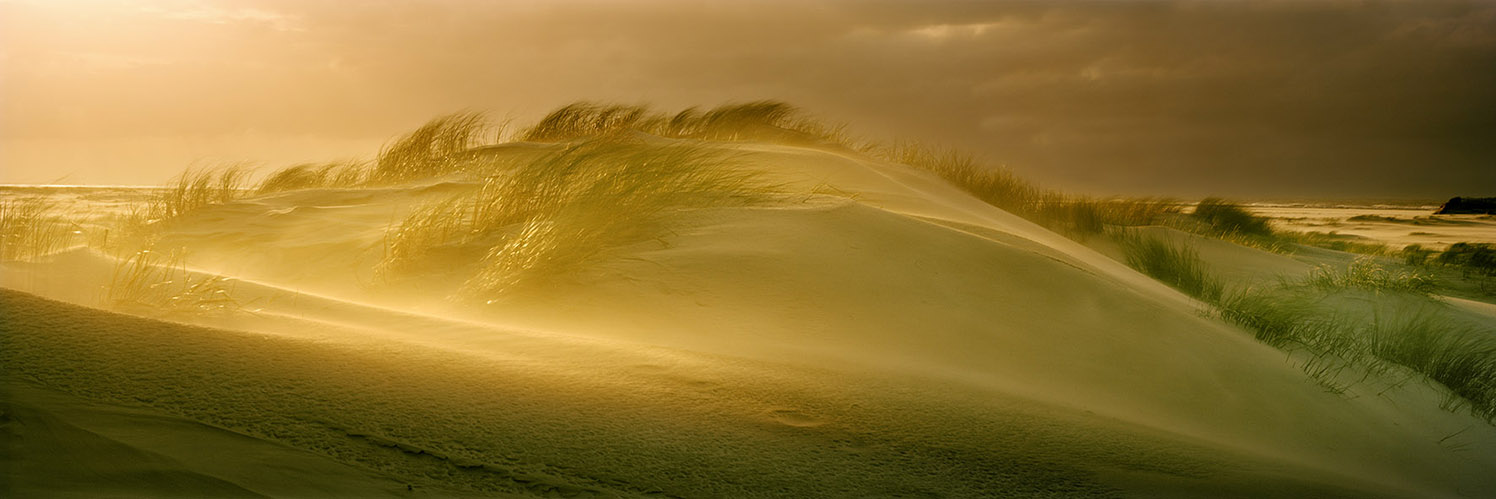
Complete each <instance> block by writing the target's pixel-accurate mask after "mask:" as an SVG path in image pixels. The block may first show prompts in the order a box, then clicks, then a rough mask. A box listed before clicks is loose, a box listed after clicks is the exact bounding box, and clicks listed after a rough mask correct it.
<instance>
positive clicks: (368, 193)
mask: <svg viewBox="0 0 1496 499" xmlns="http://www.w3.org/2000/svg"><path fill="white" fill-rule="evenodd" d="M721 147H726V148H733V149H735V150H737V151H739V152H745V153H750V156H748V157H749V158H751V160H752V161H753V163H754V164H755V165H757V166H759V167H761V168H763V169H765V170H768V171H770V172H771V173H772V174H773V175H774V176H775V177H776V179H777V180H779V181H781V182H784V183H785V184H786V185H789V186H791V187H793V186H801V187H803V188H804V190H807V191H808V190H809V188H810V186H827V185H829V186H832V187H834V188H835V191H837V192H839V193H841V194H837V195H815V196H808V197H806V198H805V199H803V200H800V201H796V202H793V203H785V204H782V205H775V206H761V207H749V208H719V209H711V210H697V211H690V212H680V213H676V214H673V215H672V216H671V219H670V225H671V228H672V234H671V235H670V237H669V238H666V239H662V240H661V241H657V242H651V243H644V244H640V245H635V246H630V247H627V248H622V249H619V250H617V251H615V252H613V253H609V254H608V258H607V260H606V261H605V262H601V263H600V264H599V265H597V266H595V267H593V268H591V269H590V270H588V271H586V272H583V273H581V274H579V275H576V276H574V278H572V279H568V280H565V281H561V282H556V283H554V284H553V285H551V286H547V287H546V288H544V289H540V290H535V291H531V292H528V293H526V294H524V295H521V296H516V297H512V298H511V299H508V300H505V301H503V302H502V303H498V304H496V305H493V306H489V307H477V308H473V307H455V306H453V305H452V304H451V303H450V302H447V301H445V300H442V299H441V298H440V296H437V295H432V294H430V293H428V292H427V291H429V290H421V291H420V292H415V291H411V290H407V292H404V293H398V292H391V291H390V290H387V289H381V288H380V287H379V286H377V285H373V284H371V283H370V282H368V276H369V270H368V268H369V266H370V265H372V259H373V258H375V257H377V251H378V244H379V242H380V238H381V237H382V233H383V232H382V231H383V229H384V228H385V227H386V226H387V225H388V223H389V221H390V220H392V219H398V216H399V214H400V213H403V212H408V210H409V209H410V206H411V205H412V203H413V202H415V201H419V200H422V199H431V198H434V197H439V196H440V195H441V193H444V192H454V191H460V190H462V189H469V188H471V183H470V182H466V181H463V180H461V179H439V180H436V181H433V182H428V183H426V184H424V185H416V186H409V187H404V188H390V189H380V190H341V189H319V190H310V191H299V192H291V193H284V194H278V195H270V196H264V197H256V198H250V199H245V200H240V201H236V202H233V203H230V204H227V205H222V206H216V207H210V208H208V209H204V210H202V211H201V212H198V213H194V214H192V215H190V216H189V217H188V218H187V219H185V220H183V221H181V223H180V224H179V225H176V226H174V228H173V230H172V231H171V232H170V233H169V234H167V239H168V240H169V241H171V242H173V243H174V244H180V245H182V246H186V247H189V248H191V249H192V251H193V253H192V266H193V268H194V269H195V270H196V271H198V272H202V273H204V275H209V274H211V275H223V276H229V277H231V278H233V279H234V281H233V293H234V295H235V296H236V298H238V299H240V300H242V301H243V302H244V303H245V304H246V305H245V307H244V308H245V310H243V311H242V312H241V313H237V314H232V315H230V316H223V317H191V316H171V317H159V318H155V319H148V318H141V317H132V316H127V315H121V314H117V313H112V312H107V311H101V310H97V309H95V308H92V307H93V306H97V305H98V297H99V295H100V292H101V291H100V286H101V284H100V283H101V282H107V276H108V274H109V272H110V270H111V269H112V268H113V265H114V264H113V260H112V259H111V257H109V256H107V255H103V254H100V253H97V252H95V251H92V250H86V249H77V250H71V251H68V252H65V253H63V254H60V255H58V256H57V257H56V258H55V259H53V260H52V261H51V262H50V263H42V264H31V265H7V266H6V267H5V268H4V273H3V274H0V278H3V282H4V283H5V285H6V286H7V287H10V288H16V289H18V290H21V291H25V292H29V293H32V294H26V293H22V292H20V291H5V292H4V293H3V294H0V298H3V300H0V307H3V316H4V317H5V320H4V322H3V326H0V327H3V328H4V331H3V335H0V338H3V339H0V341H3V343H0V366H3V367H0V369H3V371H4V375H5V376H6V379H7V380H10V381H8V382H7V384H8V386H19V387H20V388H16V389H15V393H19V394H22V395H16V396H11V397H9V398H12V399H14V402H11V403H12V404H14V405H15V406H16V407H20V408H22V409H18V410H16V412H15V414H22V415H26V416H25V417H24V418H19V419H18V420H24V419H25V418H31V419H30V420H40V419H38V418H43V419H45V418H57V419H59V420H65V421H69V423H68V424H71V425H73V426H76V427H79V428H89V427H88V426H86V425H84V424H81V423H76V422H72V421H77V420H80V419H79V418H80V417H73V419H72V420H68V419H66V418H65V417H64V416H65V415H67V414H72V413H75V412H79V411H73V410H71V409H67V407H72V406H69V405H67V404H65V403H63V402H61V401H62V400H64V399H65V398H66V400H78V401H86V403H88V404H99V406H98V407H102V408H101V409H92V410H93V411H95V412H96V413H100V414H104V413H108V414H149V415H151V416H150V417H153V418H161V419H159V421H172V422H173V424H174V425H176V427H177V429H173V430H162V431H159V432H153V431H151V430H148V429H137V430H131V431H137V432H140V433H151V434H155V435H158V436H159V437H160V438H159V440H161V441H168V442H175V443H169V444H155V445H144V444H133V443H129V442H127V443H126V445H127V446H129V447H132V448H133V449H135V450H134V451H131V452H151V453H155V454H159V455H162V456H166V457H168V458H171V459H174V460H175V461H176V462H178V463H182V462H183V458H182V457H177V456H176V455H173V454H171V452H178V451H180V452H187V451H186V450H183V449H197V450H193V452H206V451H202V450H201V449H200V448H197V447H195V446H193V445H186V444H182V443H181V442H183V441H196V439H197V438H198V437H195V436H192V435H194V434H195V433H194V432H195V431H198V430H194V431H188V430H185V429H181V428H184V427H189V426H191V425H192V424H206V425H209V427H208V428H210V429H211V430H201V431H198V432H208V433H214V434H219V432H227V433H229V434H232V435H238V436H239V437H241V438H243V439H244V440H245V441H247V442H257V443H256V444H249V443H243V442H241V443H242V444H243V445H246V446H247V445H265V446H270V447H273V448H276V449H282V450H284V452H287V453H296V455H297V456H299V459H303V460H304V461H302V462H305V463H306V464H305V465H297V466H292V467H293V468H297V469H300V470H302V471H305V473H304V474H302V475H294V476H286V477H284V478H275V479H271V478H267V477H270V476H274V474H273V473H269V472H267V474H260V473H258V472H255V473H242V474H239V475H232V474H228V473H223V472H221V471H214V470H222V469H225V468H230V467H234V466H231V465H228V464H222V463H219V464H214V463H212V461H213V460H212V459H211V458H209V457H207V456H203V457H201V458H190V459H186V461H187V462H189V463H191V464H192V465H191V466H189V465H186V464H179V465H171V464H170V462H169V461H166V460H157V461H153V462H156V463H159V464H158V466H160V467H161V468H162V469H172V470H174V471H173V473H174V474H173V475H172V476H174V477H175V478H171V480H177V481H180V482H181V483H189V482H190V483H191V484H192V486H194V487H203V489H202V490H204V491H207V492H205V493H206V494H210V495H215V494H218V492H217V491H222V493H223V494H224V495H230V494H231V493H232V492H237V491H241V490H243V491H251V492H254V493H258V494H264V495H272V496H322V495H327V494H329V493H332V491H337V492H340V493H341V492H345V491H346V492H347V495H364V494H362V493H361V492H359V491H361V490H371V491H374V490H377V491H379V492H388V493H391V494H400V493H403V492H405V491H403V485H404V484H408V485H412V486H413V487H414V490H413V491H411V492H413V493H426V494H432V495H454V494H462V493H471V494H482V495H488V494H506V493H508V494H538V495H544V494H551V493H554V494H560V495H602V496H646V495H664V496H677V497H749V496H772V497H784V496H792V497H817V496H832V497H892V496H932V497H942V496H951V497H972V496H989V497H994V496H995V497H1034V496H1079V497H1090V496H1102V497H1106V496H1147V497H1156V496H1171V495H1173V496H1227V495H1240V496H1273V495H1276V496H1283V497H1310V496H1313V497H1330V496H1347V497H1365V496H1389V497H1407V496H1420V497H1437V496H1450V497H1459V496H1479V495H1481V494H1483V493H1485V491H1490V490H1496V478H1493V477H1492V476H1490V474H1489V473H1488V470H1490V469H1496V428H1493V427H1492V426H1491V425H1489V424H1487V423H1485V422H1483V421H1480V420H1478V419H1475V418H1473V417H1471V416H1469V415H1466V414H1462V413H1451V412H1446V411H1443V410H1440V409H1439V408H1438V401H1439V399H1440V396H1441V394H1440V392H1439V391H1438V390H1437V389H1436V388H1434V387H1431V386H1428V385H1424V384H1419V383H1411V384H1408V385H1406V386H1403V387H1402V388H1397V389H1392V390H1385V391H1383V390H1381V389H1380V388H1375V386H1376V385H1375V384H1367V385H1366V387H1365V388H1353V389H1352V393H1349V394H1332V393H1327V392H1325V391H1324V390H1323V389H1322V388H1321V387H1319V386H1318V385H1316V384H1315V383H1314V382H1313V381H1312V380H1311V379H1309V378H1308V377H1307V376H1306V375H1304V374H1303V372H1301V371H1300V370H1299V369H1298V368H1297V367H1296V366H1295V365H1294V364H1293V363H1291V362H1289V361H1288V360H1287V359H1286V358H1285V356H1284V354H1283V353H1282V352H1279V351H1277V350H1274V349H1272V348H1269V347H1267V346H1264V345H1262V344H1259V343H1257V342H1255V341H1254V340H1252V339H1251V337H1250V335H1249V334H1247V333H1246V332H1245V331H1242V330H1240V329H1237V328H1235V327H1232V326H1229V325H1226V324H1224V323H1221V322H1219V321H1216V320H1214V319H1210V318H1208V317H1205V316H1203V314H1202V313H1201V310H1202V305H1201V304H1199V303H1197V302H1195V301H1193V300H1191V299H1190V298H1188V297H1186V296H1184V295H1182V294H1180V293H1178V292H1176V291H1174V290H1172V289H1170V288H1168V287H1166V286H1163V285H1161V284H1159V283H1157V282H1155V281H1153V280H1151V279H1149V278H1147V277H1146V276H1143V275H1141V274H1138V273H1137V272H1135V271H1132V270H1131V269H1128V268H1127V267H1125V266H1124V265H1122V264H1120V263H1118V262H1117V261H1116V260H1114V259H1113V258H1110V257H1108V256H1107V255H1106V254H1104V253H1103V252H1098V251H1097V250H1095V249H1092V248H1089V247H1087V246H1085V245H1082V244H1080V243H1077V242H1074V241H1071V240H1069V239H1066V238H1063V237H1061V236H1059V235H1057V234H1054V233H1052V232H1049V231H1047V230H1045V229H1043V228H1041V227H1038V226H1036V225H1034V224H1031V223H1029V222H1027V221H1024V220H1022V219H1019V218H1018V217H1016V216H1013V215H1011V214H1009V213H1006V212H1003V211H1001V210H998V209H996V208H993V207H991V206H989V205H987V204H985V203H982V202H981V201H979V200H976V199H975V198H972V197H970V196H968V195H966V194H964V193H961V192H959V191H958V190H956V189H955V188H954V187H951V186H949V185H947V184H945V183H944V182H943V181H941V180H939V179H937V178H935V177H933V176H930V175H928V174H925V173H922V172H917V171H913V170H909V169H907V168H904V167H900V166H898V165H892V164H887V163H882V162H878V161H874V160H869V159H867V158H864V157H861V156H858V155H855V154H852V153H848V152H845V151H838V150H835V149H820V148H810V147H790V146H779V145H764V144H738V145H723V146H721ZM1159 230H1163V229H1159ZM1178 237H1185V236H1184V235H1178ZM1189 237H1193V236H1189ZM1198 243H1199V245H1200V246H1201V249H1200V251H1201V253H1202V256H1204V257H1205V258H1206V259H1207V260H1208V261H1209V262H1211V263H1212V264H1213V265H1216V266H1218V267H1219V268H1220V269H1223V272H1225V273H1227V274H1228V275H1231V276H1234V277H1232V278H1233V279H1236V278H1240V279H1254V278H1263V279H1266V278H1267V277H1264V276H1270V275H1275V274H1277V273H1292V272H1295V271H1297V270H1299V269H1302V268H1305V267H1306V266H1307V265H1308V263H1306V262H1303V261H1298V260H1293V259H1290V258H1287V257H1281V258H1280V255H1272V254H1267V253H1263V252H1258V251H1257V250H1250V249H1248V248H1241V247H1239V246H1234V245H1228V244H1226V243H1221V242H1219V241H1198ZM1216 243H1219V244H1216ZM1103 250H1105V249H1104V248H1103ZM438 285H440V283H438ZM36 295H41V296H45V297H48V298H50V299H48V298H40V297H38V296H36ZM53 300H60V301H53ZM1467 308H1469V309H1470V310H1474V311H1475V312H1472V313H1481V312H1480V311H1481V310H1484V309H1481V308H1480V307H1479V306H1478V305H1475V306H1470V307H1467ZM163 319H164V320H163ZM185 322H192V323H193V324H185ZM18 380H21V381H18ZM17 383H20V384H19V385H18V384H17ZM1358 390H1364V391H1358ZM28 394H29V395H28ZM36 394H49V395H47V396H42V395H36ZM50 394H55V395H56V396H55V397H54V396H52V395H50ZM68 397H71V398H68ZM69 403H71V402H69ZM82 403H85V402H78V404H82ZM28 411H29V412H28ZM85 412H86V411H85ZM8 413H9V412H8ZM48 414H51V415H52V416H46V415H48ZM111 417H113V416H111ZM100 418H102V419H108V418H104V417H102V416H100ZM83 419H87V418H83ZM114 419H121V418H119V417H114ZM117 425H118V426H120V427H131V428H133V427H135V426H138V425H136V423H133V422H131V423H124V422H122V423H117ZM12 426H19V427H20V428H21V430H18V431H17V432H15V434H17V435H20V436H21V437H20V441H32V440H28V439H33V438H35V439H41V440H37V441H46V438H55V439H58V440H60V441H63V442H64V443H66V442H75V441H76V442H80V443H79V445H83V444H84V443H86V440H87V439H88V438H92V437H85V436H79V435H81V434H79V433H77V432H68V433H56V434H55V436H54V437H45V438H44V437H42V436H32V435H35V434H34V433H32V432H31V430H29V429H28V428H30V426H29V425H12ZM96 426H97V425H96ZM88 431H92V432H93V433H95V434H98V435H107V434H106V433H104V432H101V431H96V430H93V429H89V430H88ZM221 436H222V437H223V438H221V439H219V440H223V441H228V440H233V438H230V437H231V435H221ZM110 438H113V437H110ZM202 441H204V442H206V441H207V438H206V437H203V440H202ZM69 445H71V444H69ZM220 445H222V446H223V447H222V448H225V449H228V448H232V447H233V446H234V445H238V444H229V443H223V444H216V443H215V444H211V445H209V444H206V443H205V444H203V445H202V446H201V447H203V448H206V447H213V448H218V447H219V446H220ZM267 448H268V447H267ZM171 449H177V450H176V451H172V450H171ZM266 452H269V451H266ZM28 454H29V453H20V452H14V451H13V452H11V453H10V454H9V456H10V458H11V459H16V460H22V461H25V462H26V463H28V464H26V465H27V466H33V467H34V468H28V469H36V470H41V469H42V468H46V467H47V466H48V465H47V462H48V461H46V460H44V459H31V458H29V457H27V456H28ZM125 454H128V453H125V452H124V451H121V452H120V453H114V454H110V453H100V454H98V455H97V458H98V460H99V461H98V462H95V463H93V464H92V465H93V466H97V467H98V468H99V469H110V468H111V467H112V466H116V465H120V464H121V461H122V460H123V458H119V457H116V456H118V455H125ZM198 455H199V456H201V454H198ZM199 465H200V466H199ZM245 466H246V467H251V468H255V467H256V466H254V465H245ZM51 473H58V474H56V475H52V474H51ZM60 473H63V471H61V470H50V471H47V470H43V471H28V473H27V475H28V476H42V477H46V476H58V477H62V476H64V475H62V474H60ZM323 474H325V475H326V476H327V477H328V478H327V479H325V480H323V479H320V478H314V477H317V476H321V475H323ZM188 477H192V478H188ZM298 477H301V478H298ZM309 477H312V478H309ZM8 480H14V479H8ZM59 480H60V479H59ZM162 480H167V479H166V478H163V479H162ZM42 481H43V480H32V481H19V480H17V481H14V482H13V483H16V484H24V485H25V487H27V488H26V489H25V490H27V491H28V492H37V493H38V494H44V493H49V492H55V493H57V494H59V495H65V494H66V493H68V491H69V490H71V489H66V488H65V487H62V486H60V485H59V486H57V487H48V486H47V485H46V484H45V483H40V482H42ZM105 482H107V483H102V484H96V485H91V487H96V488H92V489H89V490H94V491H100V490H110V489H109V487H116V488H117V489H118V490H124V491H127V492H129V491H134V490H147V491H148V490H158V489H150V488H145V489H139V488H136V486H134V485H132V483H135V482H131V481H128V480H123V481H115V482H108V481H107V480H106V481H105ZM267 482H275V483H278V484H281V486H282V487H283V488H280V489H270V488H266V485H265V483H267ZM111 483H112V485H110V484H111ZM172 483H177V482H173V481H163V482H160V483H153V484H151V485H150V487H158V488H159V487H168V486H169V485H170V484H172ZM141 487H146V486H141ZM215 487H216V488H215ZM356 487H366V489H358V488H356ZM371 494H372V493H371ZM140 495H151V494H150V493H149V492H144V493H141V494H140Z"/></svg>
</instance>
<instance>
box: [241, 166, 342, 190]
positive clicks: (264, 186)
mask: <svg viewBox="0 0 1496 499" xmlns="http://www.w3.org/2000/svg"><path fill="white" fill-rule="evenodd" d="M368 178H369V169H368V166H367V165H365V164H364V163H361V162H357V161H348V162H342V163H325V164H320V165H319V164H311V163H308V164H301V165H293V166H289V167H286V168H282V169H280V170H277V171H275V172H274V173H271V174H270V176H268V177H265V180H263V181H261V182H260V185H259V187H258V188H256V189H255V193H256V194H271V193H276V192H285V191H296V190H303V189H318V188H324V187H354V186H357V185H359V184H362V183H364V182H365V181H367V180H368Z"/></svg>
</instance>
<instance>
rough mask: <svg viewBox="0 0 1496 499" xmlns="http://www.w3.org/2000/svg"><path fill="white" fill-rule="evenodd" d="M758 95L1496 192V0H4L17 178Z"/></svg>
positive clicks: (4, 102)
mask: <svg viewBox="0 0 1496 499" xmlns="http://www.w3.org/2000/svg"><path fill="white" fill-rule="evenodd" d="M759 99H777V100H783V101H787V102H790V103H792V104H795V105H797V106H799V107H801V108H803V109H805V110H806V111H808V112H810V113H811V114H814V115H817V116H820V117H822V118H824V119H827V120H830V121H834V122H843V123H846V124H847V125H848V127H849V129H850V130H851V131H852V132H853V133H855V134H858V135H861V136H864V137H867V138H869V139H874V140H895V139H899V140H919V141H923V142H927V143H931V144H938V145H943V146H949V147H955V148H959V149H963V150H966V151H969V152H971V153H974V154H976V155H978V156H981V157H983V158H985V159H987V160H988V161H989V162H991V163H992V164H995V165H1004V166H1006V167H1008V168H1011V169H1012V170H1014V171H1015V172H1017V173H1019V174H1020V175H1023V176H1025V177H1028V178H1030V179H1033V180H1036V181H1038V182H1041V183H1043V184H1045V185H1047V186H1052V187H1057V188H1062V189H1067V190H1071V191H1075V192H1083V193H1090V194H1101V195H1106V194H1122V195H1164V196H1176V197H1198V196H1205V195H1223V196H1231V197H1237V198H1243V199H1275V198H1276V199H1287V198H1335V199H1351V198H1362V199H1443V198H1447V197H1451V196H1455V195H1466V196H1470V195H1488V196H1496V1H1445V0H1417V1H1381V2H1378V1H1349V0H1331V1H1312V2H1311V1H1284V0H1215V1H1209V0H1193V1H1162V0H1160V1H1115V0H1114V1H1102V0H1092V1H1081V2H1012V1H1009V2H1000V1H988V2H983V1H972V0H961V1H945V0H926V1H894V0H870V1H819V2H817V1H784V2H776V1H737V2H733V1H710V2H708V1H683V0H659V1H650V0H644V1H602V0H594V1H569V2H568V1H560V2H556V1H480V0H431V1H378V0H373V1H360V2H346V1H339V0H256V1H190V0H141V1H107V0H77V1H67V0H0V183H83V184H155V183H159V182H161V181H164V180H165V179H166V178H167V177H170V176H171V175H173V174H175V173H177V172H179V171H181V170H182V169H183V168H185V167H189V166H211V165H216V164H222V163H226V162H240V161H243V162H248V163H252V164H258V165H264V166H267V167H278V166H285V165H289V164H293V163H300V162H312V161H330V160H339V159H349V158H369V157H372V156H373V155H374V154H375V153H376V152H377V151H378V149H379V147H380V146H381V144H383V143H385V142H386V141H388V140H389V139H390V138H391V137H394V136H396V135H399V134H400V133H402V132H404V131H407V130H409V129H412V128H414V127H416V126H418V125H420V124H421V123H423V122H425V121H426V120H428V119H430V118H432V117H435V116H438V115H442V114H447V113H451V112H455V111H463V110H475V111H484V112H488V113H490V114H491V115H492V116H494V117H495V118H500V119H503V118H509V119H513V120H515V122H516V123H525V122H529V121H533V120H535V119H537V118H539V117H540V116H542V115H543V114H544V113H545V112H546V111H548V110H550V109H553V108H555V107H558V106H560V105H563V104H566V103H569V102H573V101H578V100H588V101H600V102H617V103H625V104H638V103H644V104H652V105H654V106H656V107H658V108H661V109H662V110H667V111H673V110H678V109H681V108H684V107H688V106H693V105H702V106H712V105H717V104H721V103H725V102H736V101H748V100H759Z"/></svg>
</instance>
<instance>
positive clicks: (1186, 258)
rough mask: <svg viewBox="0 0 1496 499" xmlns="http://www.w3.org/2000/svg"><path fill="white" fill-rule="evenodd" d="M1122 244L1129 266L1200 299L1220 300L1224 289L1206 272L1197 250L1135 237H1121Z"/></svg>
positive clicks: (1157, 240) (1150, 238)
mask: <svg viewBox="0 0 1496 499" xmlns="http://www.w3.org/2000/svg"><path fill="white" fill-rule="evenodd" d="M1119 241H1120V242H1121V243H1122V249H1123V252H1124V253H1125V254H1126V258H1127V260H1126V262H1127V265H1128V266H1130V267H1132V268H1134V269H1137V270H1138V271H1141V272H1142V273H1144V274H1147V275H1148V276H1149V277H1152V278H1154V279H1157V280H1159V281H1160V282H1163V283H1164V284H1168V285H1169V286H1170V287H1173V288H1174V289H1178V290H1180V291H1183V292H1184V293H1185V294H1188V295H1190V296H1193V297H1195V298H1198V299H1200V300H1203V301H1206V302H1210V303H1215V302H1217V301H1219V300H1220V298H1221V295H1222V292H1223V287H1222V286H1221V283H1220V282H1219V281H1217V280H1216V279H1215V278H1214V277H1212V276H1211V275H1210V273H1209V272H1208V271H1207V270H1206V269H1205V264H1204V262H1202V261H1200V256H1199V255H1198V254H1197V253H1195V250H1194V248H1191V247H1189V246H1186V245H1174V244H1169V243H1168V242H1166V241H1164V240H1162V239H1159V238H1153V237H1140V236H1135V235H1123V236H1120V237H1119Z"/></svg>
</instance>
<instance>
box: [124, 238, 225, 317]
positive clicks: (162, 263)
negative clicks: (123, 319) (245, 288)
mask: <svg viewBox="0 0 1496 499" xmlns="http://www.w3.org/2000/svg"><path fill="white" fill-rule="evenodd" d="M104 302H105V306H106V307H107V308H110V309H114V310H119V311H122V312H130V313H137V314H141V315H150V316H202V315H214V314H217V315H222V314H227V313H231V312H235V311H238V310H239V309H240V308H241V306H242V305H241V304H240V303H239V302H238V301H237V300H235V299H234V298H233V297H232V295H231V285H230V281H229V280H228V279H227V278H224V277H222V276H195V275H193V274H192V272H190V271H188V270H187V262H186V259H185V258H184V257H183V253H182V252H181V251H174V252H169V253H166V254H163V253H161V252H158V251H153V250H149V249H147V250H141V251H138V252H136V253H134V254H132V255H130V256H128V257H125V258H123V259H120V260H119V261H118V262H116V264H115V268H114V273H113V275H112V276H111V277H110V280H109V287H108V288H107V290H106V293H105V296H104Z"/></svg>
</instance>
